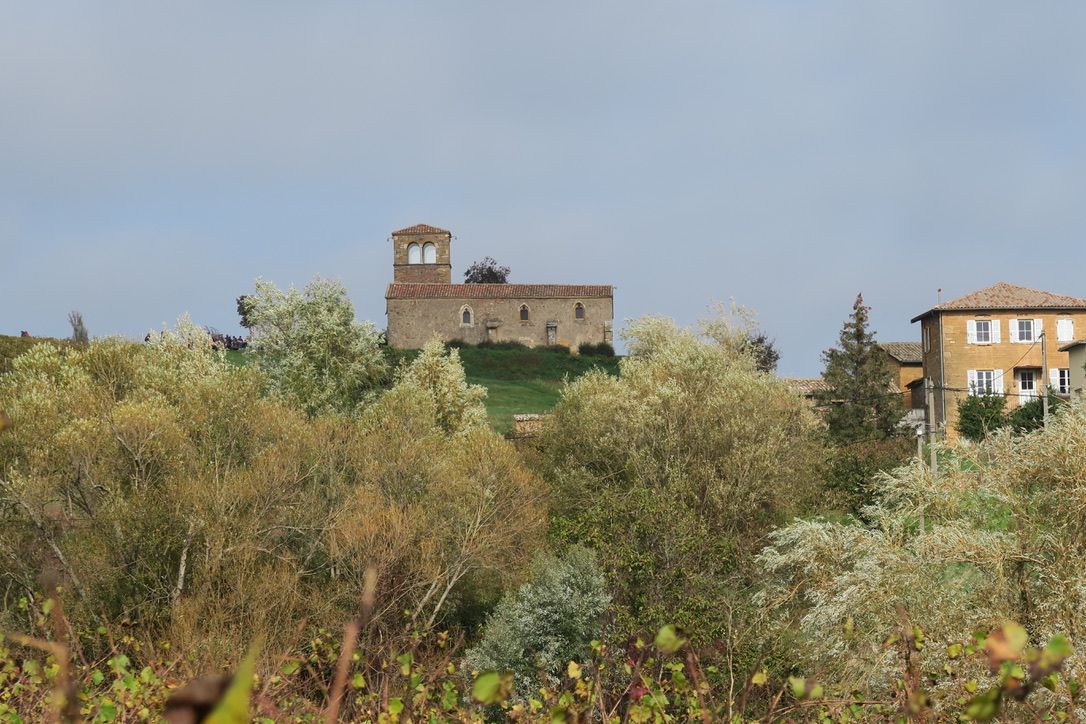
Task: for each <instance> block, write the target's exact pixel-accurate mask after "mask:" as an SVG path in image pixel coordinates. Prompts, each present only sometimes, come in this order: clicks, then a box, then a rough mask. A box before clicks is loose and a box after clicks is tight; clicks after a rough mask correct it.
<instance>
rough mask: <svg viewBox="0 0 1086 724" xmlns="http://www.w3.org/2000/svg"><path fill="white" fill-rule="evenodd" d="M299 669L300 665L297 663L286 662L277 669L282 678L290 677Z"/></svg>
mask: <svg viewBox="0 0 1086 724" xmlns="http://www.w3.org/2000/svg"><path fill="white" fill-rule="evenodd" d="M300 668H302V665H301V664H300V663H299V662H297V661H287V662H286V663H284V664H283V665H282V666H280V667H279V673H281V674H283V675H284V676H290V675H291V674H293V673H294V672H296V671H297V670H298V669H300Z"/></svg>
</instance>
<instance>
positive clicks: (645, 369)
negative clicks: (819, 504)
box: [539, 318, 821, 645]
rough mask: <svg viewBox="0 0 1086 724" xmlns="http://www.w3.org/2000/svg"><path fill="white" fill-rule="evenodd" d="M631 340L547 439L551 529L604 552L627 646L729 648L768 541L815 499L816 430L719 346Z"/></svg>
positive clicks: (641, 328) (565, 410)
mask: <svg viewBox="0 0 1086 724" xmlns="http://www.w3.org/2000/svg"><path fill="white" fill-rule="evenodd" d="M624 337H625V338H626V341H627V346H628V349H629V350H630V355H629V356H628V357H626V358H625V359H623V360H622V361H621V362H620V374H619V376H618V377H617V378H616V377H612V376H610V375H607V374H604V373H602V372H590V373H588V374H586V375H584V376H582V377H580V378H578V379H577V380H575V381H573V382H572V383H570V384H569V385H568V386H567V387H566V388H565V390H564V392H563V395H562V399H561V401H560V402H559V403H558V405H557V407H556V408H555V410H554V413H553V415H552V417H551V420H550V422H549V423H548V424H547V426H546V427H545V430H544V432H543V433H542V435H541V437H540V441H539V448H540V452H541V456H542V465H543V469H544V471H545V472H544V474H545V476H546V477H547V479H548V481H549V482H550V484H551V487H552V489H553V491H554V493H553V498H552V508H553V510H554V518H553V519H552V530H553V531H554V534H555V535H556V536H557V537H558V538H559V539H560V540H562V541H563V542H566V543H580V544H583V545H586V546H589V547H591V548H593V549H594V550H596V551H597V552H598V554H599V562H600V566H601V567H602V568H603V570H604V572H605V574H606V575H607V576H608V579H609V580H610V581H611V582H612V593H613V595H614V597H615V606H616V611H615V612H616V629H615V631H616V634H615V635H616V636H624V635H631V634H634V633H637V632H638V631H640V630H645V629H649V630H655V629H656V628H659V627H660V626H662V625H664V624H668V623H671V624H676V625H679V626H682V627H684V628H686V629H687V630H688V631H690V632H692V635H695V636H697V637H698V639H699V640H704V641H709V640H724V641H729V636H730V635H731V633H730V632H734V631H735V628H734V626H738V623H737V622H738V621H739V619H740V618H741V616H740V615H739V614H738V613H737V612H736V609H738V608H741V607H742V606H743V605H744V604H743V594H742V593H741V591H743V590H744V589H745V587H746V586H748V585H749V584H750V579H749V578H747V573H749V568H748V565H749V563H750V560H751V556H752V555H753V553H754V552H756V551H757V549H758V548H759V547H760V545H761V541H762V539H763V536H764V535H765V534H766V533H767V531H768V530H769V529H770V528H771V527H772V526H773V525H775V524H777V523H779V522H781V521H782V520H784V519H785V518H786V516H788V515H789V514H790V513H792V512H798V511H800V510H803V509H805V508H804V506H805V505H808V504H809V503H810V501H811V499H812V498H813V497H814V496H815V495H817V492H816V491H817V490H818V488H817V486H818V476H817V474H816V473H815V467H816V458H817V456H818V455H819V453H820V451H821V447H820V444H819V442H818V437H819V435H818V421H817V418H816V417H815V415H814V413H813V412H812V411H811V410H810V409H809V406H808V405H807V404H806V403H805V402H804V401H803V400H802V399H800V398H799V397H798V396H797V395H795V394H794V393H793V392H792V391H791V389H790V388H788V386H787V385H785V384H784V383H783V382H782V381H780V380H779V379H776V378H774V377H772V376H770V375H766V374H764V373H761V372H759V371H758V370H757V369H756V367H755V364H754V361H753V359H752V358H751V357H750V356H749V355H747V354H744V353H743V352H742V350H741V349H739V348H738V347H737V346H735V345H729V344H723V343H721V342H720V341H719V340H718V339H717V337H710V338H708V339H706V337H705V336H703V335H699V334H697V333H695V332H692V331H689V330H685V329H682V328H679V327H678V326H676V325H675V324H674V323H673V322H671V321H669V320H666V319H661V318H647V319H643V320H639V321H637V322H635V323H633V324H632V325H631V327H630V328H629V329H628V331H627V332H626V333H625V334H624ZM730 338H731V337H730V336H727V335H724V336H721V339H724V340H725V341H726V340H727V339H730ZM797 471H799V472H797ZM726 645H727V644H726Z"/></svg>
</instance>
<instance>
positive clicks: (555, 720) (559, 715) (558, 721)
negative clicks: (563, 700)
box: [551, 706, 566, 724]
mask: <svg viewBox="0 0 1086 724" xmlns="http://www.w3.org/2000/svg"><path fill="white" fill-rule="evenodd" d="M565 723H566V708H565V707H564V706H556V707H554V708H553V709H551V724H565Z"/></svg>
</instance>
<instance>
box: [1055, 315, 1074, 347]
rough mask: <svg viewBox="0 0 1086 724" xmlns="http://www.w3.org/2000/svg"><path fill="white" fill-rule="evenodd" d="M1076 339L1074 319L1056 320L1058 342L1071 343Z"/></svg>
mask: <svg viewBox="0 0 1086 724" xmlns="http://www.w3.org/2000/svg"><path fill="white" fill-rule="evenodd" d="M1074 339H1075V322H1074V320H1072V319H1057V320H1056V341H1057V342H1071V341H1074Z"/></svg>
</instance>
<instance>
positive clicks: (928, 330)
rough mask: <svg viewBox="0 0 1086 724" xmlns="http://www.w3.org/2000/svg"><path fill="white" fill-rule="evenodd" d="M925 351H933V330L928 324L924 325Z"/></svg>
mask: <svg viewBox="0 0 1086 724" xmlns="http://www.w3.org/2000/svg"><path fill="white" fill-rule="evenodd" d="M924 351H925V352H930V351H931V328H930V327H929V326H928V325H927V324H925V325H924Z"/></svg>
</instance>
